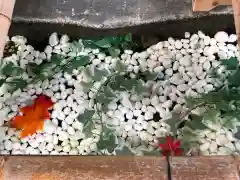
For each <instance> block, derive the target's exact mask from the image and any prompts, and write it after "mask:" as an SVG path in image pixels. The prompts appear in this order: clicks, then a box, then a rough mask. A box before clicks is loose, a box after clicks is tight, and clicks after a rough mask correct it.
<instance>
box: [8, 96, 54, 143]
mask: <svg viewBox="0 0 240 180" xmlns="http://www.w3.org/2000/svg"><path fill="white" fill-rule="evenodd" d="M52 106H53V102H52V100H51V99H50V98H49V97H48V96H45V95H40V96H39V97H37V98H36V99H34V101H33V104H32V105H30V106H25V107H23V108H21V109H20V112H21V113H22V115H17V116H15V117H14V118H13V119H12V120H11V122H10V127H12V128H16V129H17V130H21V131H22V132H21V135H20V137H21V138H24V137H26V136H31V135H33V134H35V133H36V132H37V131H42V130H43V126H44V121H45V120H46V119H50V113H49V112H48V109H49V108H51V107H52Z"/></svg>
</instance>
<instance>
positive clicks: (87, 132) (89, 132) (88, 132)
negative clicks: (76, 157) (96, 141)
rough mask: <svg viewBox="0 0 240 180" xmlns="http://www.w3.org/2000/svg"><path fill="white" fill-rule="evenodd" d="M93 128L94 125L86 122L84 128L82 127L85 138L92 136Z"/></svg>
mask: <svg viewBox="0 0 240 180" xmlns="http://www.w3.org/2000/svg"><path fill="white" fill-rule="evenodd" d="M93 128H94V123H93V121H88V122H87V123H86V124H85V126H84V127H83V133H84V134H85V135H86V136H87V137H91V136H92V135H93V133H92V130H93Z"/></svg>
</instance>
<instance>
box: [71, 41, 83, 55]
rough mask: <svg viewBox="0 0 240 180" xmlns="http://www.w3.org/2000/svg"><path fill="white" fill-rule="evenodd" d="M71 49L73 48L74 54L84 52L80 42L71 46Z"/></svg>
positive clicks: (74, 42) (75, 42)
mask: <svg viewBox="0 0 240 180" xmlns="http://www.w3.org/2000/svg"><path fill="white" fill-rule="evenodd" d="M71 48H72V51H73V52H81V51H83V46H82V44H81V43H80V42H78V41H73V42H72V44H71Z"/></svg>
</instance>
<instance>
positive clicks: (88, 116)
mask: <svg viewBox="0 0 240 180" xmlns="http://www.w3.org/2000/svg"><path fill="white" fill-rule="evenodd" d="M94 113H95V111H94V110H85V111H84V113H83V114H80V115H79V116H78V120H79V121H80V122H81V123H83V125H84V126H86V125H87V123H88V122H89V121H92V117H93V115H94Z"/></svg>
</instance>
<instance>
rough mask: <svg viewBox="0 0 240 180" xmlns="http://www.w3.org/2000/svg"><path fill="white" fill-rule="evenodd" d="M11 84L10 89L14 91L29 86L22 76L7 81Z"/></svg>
mask: <svg viewBox="0 0 240 180" xmlns="http://www.w3.org/2000/svg"><path fill="white" fill-rule="evenodd" d="M6 83H7V84H8V85H9V86H10V91H11V92H14V91H16V90H17V89H23V88H25V87H26V86H27V81H25V80H23V79H21V78H15V79H13V80H11V81H9V82H6Z"/></svg>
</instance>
